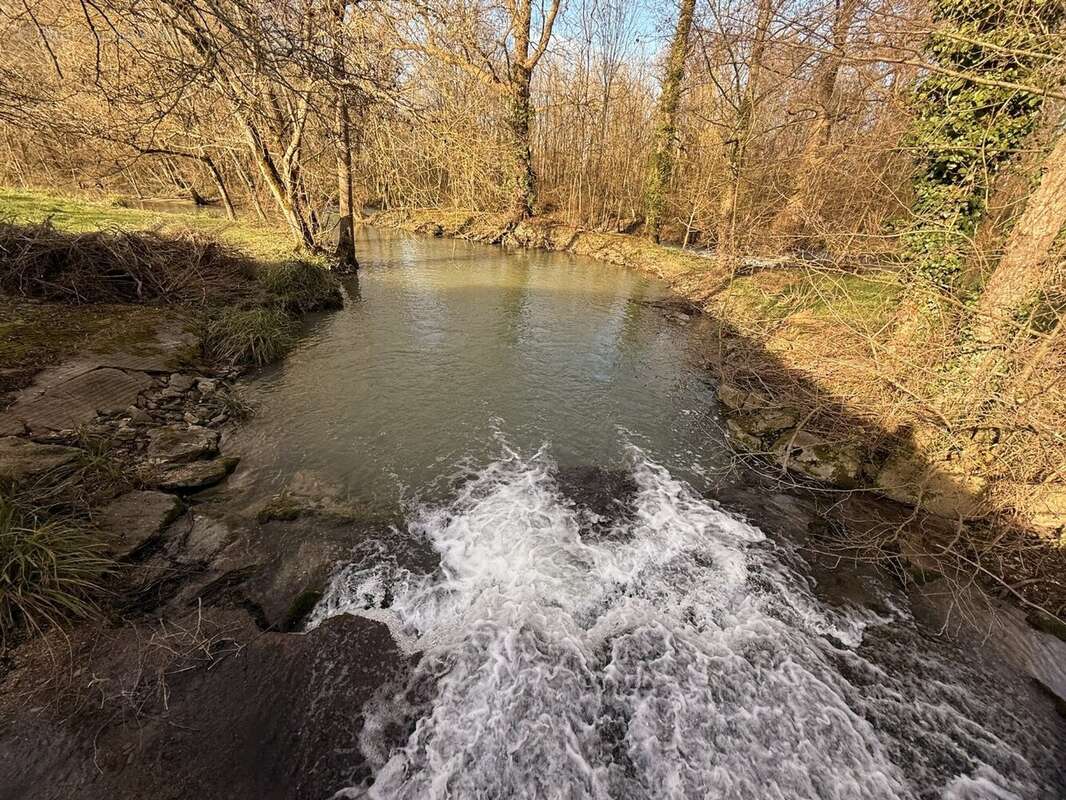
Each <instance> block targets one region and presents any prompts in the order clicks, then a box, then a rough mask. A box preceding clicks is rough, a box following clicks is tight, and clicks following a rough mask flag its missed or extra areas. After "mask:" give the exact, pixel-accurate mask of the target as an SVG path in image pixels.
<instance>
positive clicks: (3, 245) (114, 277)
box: [0, 220, 254, 305]
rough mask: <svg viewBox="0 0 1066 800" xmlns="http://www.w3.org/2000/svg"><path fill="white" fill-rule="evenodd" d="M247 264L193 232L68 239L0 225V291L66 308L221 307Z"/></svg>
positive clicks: (248, 277)
mask: <svg viewBox="0 0 1066 800" xmlns="http://www.w3.org/2000/svg"><path fill="white" fill-rule="evenodd" d="M253 277H254V268H253V265H252V262H251V261H250V260H249V259H248V258H246V257H245V256H243V255H242V254H240V253H239V252H237V251H236V250H233V249H232V248H229V247H226V246H225V245H223V244H220V243H219V242H218V241H216V240H214V239H212V238H210V237H208V236H206V235H204V234H203V233H200V232H197V231H182V232H178V233H173V234H171V233H168V234H166V235H163V234H161V233H159V232H158V231H137V232H132V231H124V230H118V229H115V230H101V231H93V232H91V233H70V232H68V231H60V230H57V229H56V228H55V227H54V226H53V225H52V223H51V221H49V220H45V221H44V222H41V223H38V224H36V225H17V224H15V223H13V222H9V221H0V291H3V292H4V293H6V294H10V295H14V296H21V297H33V298H38V299H44V300H56V301H62V302H67V303H77V304H81V303H183V304H195V305H203V304H206V303H208V302H211V303H223V302H225V300H226V298H227V297H231V296H234V295H235V294H236V293H237V292H238V291H239V290H240V288H241V287H242V286H247V285H249V284H251V282H252V280H253Z"/></svg>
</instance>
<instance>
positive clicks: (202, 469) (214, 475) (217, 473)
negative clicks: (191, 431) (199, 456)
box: [141, 458, 240, 494]
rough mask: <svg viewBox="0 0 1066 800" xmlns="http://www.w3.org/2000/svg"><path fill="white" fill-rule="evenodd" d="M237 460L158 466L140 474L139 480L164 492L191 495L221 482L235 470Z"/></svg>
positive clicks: (215, 460)
mask: <svg viewBox="0 0 1066 800" xmlns="http://www.w3.org/2000/svg"><path fill="white" fill-rule="evenodd" d="M239 460H240V459H237V458H215V459H212V460H210V461H192V462H190V463H188V464H159V465H155V466H152V467H150V468H149V469H147V470H146V471H144V472H143V473H142V474H141V479H142V480H143V481H144V482H145V483H147V484H148V485H150V486H155V487H156V488H158V489H162V490H163V491H164V492H176V493H178V494H191V493H192V492H198V491H200V490H201V489H206V488H207V487H209V486H214V485H215V484H216V483H220V482H221V481H223V480H224V479H225V478H226V476H227V475H229V474H230V473H231V472H233V470H234V469H236V468H237V462H238V461H239Z"/></svg>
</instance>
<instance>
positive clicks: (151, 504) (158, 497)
mask: <svg viewBox="0 0 1066 800" xmlns="http://www.w3.org/2000/svg"><path fill="white" fill-rule="evenodd" d="M180 513H181V501H180V500H179V499H178V498H177V497H175V496H174V495H172V494H164V493H163V492H151V491H132V492H127V493H126V494H124V495H122V496H120V497H118V498H116V499H115V500H113V501H112V502H111V503H109V504H108V505H107V506H105V507H104V508H103V510H101V511H100V513H99V514H97V515H96V518H95V522H96V524H97V526H98V527H99V528H100V529H101V530H103V531H104V532H105V533H107V534H109V535H110V536H111V537H112V540H113V545H112V550H113V552H114V554H115V556H116V557H118V558H128V557H129V556H130V555H132V554H133V553H135V552H136V551H137V550H139V549H140V548H141V547H143V546H144V545H145V544H146V543H147V542H149V541H150V540H152V539H154V538H155V537H157V536H158V535H159V534H160V533H162V531H163V529H164V528H165V527H166V526H167V525H168V524H169V523H170V522H172V521H173V520H174V519H175V518H176V517H177V516H178V514H180Z"/></svg>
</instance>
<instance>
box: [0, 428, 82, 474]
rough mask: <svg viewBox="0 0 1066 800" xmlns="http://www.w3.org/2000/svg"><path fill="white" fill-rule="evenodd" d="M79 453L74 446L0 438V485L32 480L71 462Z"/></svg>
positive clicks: (11, 437)
mask: <svg viewBox="0 0 1066 800" xmlns="http://www.w3.org/2000/svg"><path fill="white" fill-rule="evenodd" d="M81 453H82V451H81V450H79V449H78V448H76V447H65V446H63V445H56V444H40V443H38V442H33V441H30V440H29V439H22V438H19V437H17V436H4V437H0V483H17V482H22V481H28V480H33V479H34V478H37V477H39V476H41V475H42V474H44V473H46V472H49V471H51V470H54V469H60V468H62V467H65V466H67V465H69V464H71V463H73V462H74V461H75V460H76V459H77V458H78V456H79V455H81Z"/></svg>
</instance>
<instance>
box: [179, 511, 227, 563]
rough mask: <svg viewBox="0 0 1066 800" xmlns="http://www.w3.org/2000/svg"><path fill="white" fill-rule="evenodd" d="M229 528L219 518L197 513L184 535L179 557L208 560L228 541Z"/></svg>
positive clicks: (187, 559)
mask: <svg viewBox="0 0 1066 800" xmlns="http://www.w3.org/2000/svg"><path fill="white" fill-rule="evenodd" d="M229 539H230V529H229V528H228V527H227V526H226V524H225V523H223V522H220V521H219V520H216V519H212V518H211V517H205V516H202V515H197V516H196V518H195V519H194V520H193V523H192V527H190V528H189V533H188V535H187V536H186V537H185V546H184V547H183V548H182V549H181V551H180V553H181V555H180V557H181V559H182V560H185V561H204V562H207V561H210V560H211V559H212V558H213V557H214V556H215V555H217V554H218V553H219V552H220V551H221V550H222V548H223V547H225V546H226V544H227V543H228V542H229Z"/></svg>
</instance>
